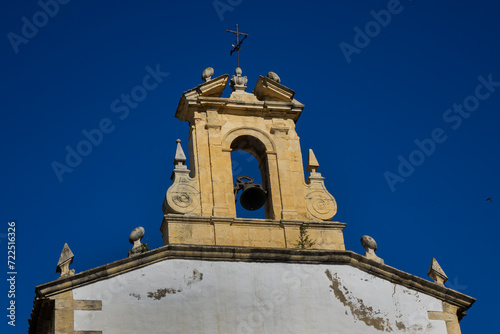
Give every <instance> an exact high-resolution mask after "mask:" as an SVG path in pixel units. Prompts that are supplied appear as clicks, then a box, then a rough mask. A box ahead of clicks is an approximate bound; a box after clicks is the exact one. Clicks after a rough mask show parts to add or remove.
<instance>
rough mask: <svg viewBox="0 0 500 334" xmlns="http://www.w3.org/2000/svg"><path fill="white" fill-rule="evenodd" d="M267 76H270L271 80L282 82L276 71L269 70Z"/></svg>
mask: <svg viewBox="0 0 500 334" xmlns="http://www.w3.org/2000/svg"><path fill="white" fill-rule="evenodd" d="M267 77H268V78H269V79H271V80H274V81H276V82H277V83H280V82H281V79H280V77H279V76H278V75H277V74H276V73H274V72H269V73H267Z"/></svg>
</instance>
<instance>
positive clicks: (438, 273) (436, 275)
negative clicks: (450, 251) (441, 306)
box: [427, 258, 448, 286]
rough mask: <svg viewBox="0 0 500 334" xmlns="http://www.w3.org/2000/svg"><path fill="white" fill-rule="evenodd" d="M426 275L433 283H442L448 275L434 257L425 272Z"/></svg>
mask: <svg viewBox="0 0 500 334" xmlns="http://www.w3.org/2000/svg"><path fill="white" fill-rule="evenodd" d="M427 276H429V277H430V278H431V279H432V280H433V281H434V283H436V284H439V285H443V286H444V283H446V281H447V280H448V276H446V274H445V273H444V271H443V268H441V266H440V265H439V263H438V262H437V260H436V259H435V258H432V261H431V265H430V267H429V271H428V272H427Z"/></svg>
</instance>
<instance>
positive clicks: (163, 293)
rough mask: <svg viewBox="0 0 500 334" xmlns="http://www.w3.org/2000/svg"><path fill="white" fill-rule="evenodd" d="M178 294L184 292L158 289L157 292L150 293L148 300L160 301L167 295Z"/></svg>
mask: <svg viewBox="0 0 500 334" xmlns="http://www.w3.org/2000/svg"><path fill="white" fill-rule="evenodd" d="M178 292H182V289H177V290H176V289H172V288H168V289H167V288H165V289H158V290H156V291H155V292H148V298H153V299H156V300H160V299H162V298H163V297H165V296H166V295H167V294H169V295H175V294H176V293H178Z"/></svg>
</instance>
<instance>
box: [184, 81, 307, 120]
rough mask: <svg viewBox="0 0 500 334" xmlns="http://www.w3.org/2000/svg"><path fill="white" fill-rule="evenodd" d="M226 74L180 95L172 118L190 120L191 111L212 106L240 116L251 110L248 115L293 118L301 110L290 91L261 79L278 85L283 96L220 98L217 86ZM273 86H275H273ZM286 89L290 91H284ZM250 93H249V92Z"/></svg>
mask: <svg viewBox="0 0 500 334" xmlns="http://www.w3.org/2000/svg"><path fill="white" fill-rule="evenodd" d="M227 78H228V76H227V74H226V75H223V76H220V77H218V78H216V79H213V80H211V81H209V82H206V83H204V84H201V85H199V86H197V87H195V88H193V89H191V90H188V91H187V92H184V94H183V95H182V97H181V99H180V101H179V105H178V107H177V111H176V113H175V117H177V118H178V119H179V120H181V121H187V122H192V118H193V115H194V112H195V111H206V110H207V109H215V110H217V111H218V112H219V113H222V114H235V115H244V114H245V113H248V112H251V113H252V114H251V115H252V116H262V117H275V118H281V119H292V120H293V121H295V122H296V121H297V120H298V119H299V117H300V114H301V113H302V110H303V109H304V105H303V104H302V103H300V102H299V101H297V100H295V99H294V98H293V94H291V93H290V92H293V91H292V90H289V89H288V88H286V87H285V86H282V85H279V84H278V83H275V82H273V81H272V80H271V81H269V80H267V78H264V79H262V80H264V81H265V82H268V81H269V83H268V84H269V85H271V86H273V87H274V86H276V87H278V86H279V88H281V90H282V91H283V92H285V91H286V93H287V94H285V95H286V96H287V97H286V98H283V99H281V100H276V99H271V98H270V99H267V95H265V96H264V95H263V96H260V95H259V97H260V98H261V99H260V100H258V99H257V98H256V97H254V98H255V100H238V99H232V98H222V97H220V95H221V94H222V90H221V87H222V88H223V85H225V84H226V82H227ZM276 87H275V88H276ZM287 90H289V91H290V92H288V91H287ZM249 95H250V94H249Z"/></svg>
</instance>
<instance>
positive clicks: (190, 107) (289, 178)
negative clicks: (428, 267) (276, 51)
mask: <svg viewBox="0 0 500 334" xmlns="http://www.w3.org/2000/svg"><path fill="white" fill-rule="evenodd" d="M204 73H205V75H204V76H203V78H204V79H205V83H203V84H201V85H198V86H197V87H195V88H193V89H191V90H189V91H187V92H185V93H184V94H183V95H182V97H181V100H180V102H179V106H178V108H177V111H176V114H175V116H176V117H177V118H178V119H180V120H181V121H185V122H188V123H189V157H190V159H189V160H190V169H191V170H188V169H187V166H186V157H185V154H184V151H183V149H182V147H181V144H180V143H179V141H178V143H177V152H176V155H175V159H174V165H175V167H174V170H173V174H172V180H173V184H172V186H171V187H170V188H169V189H168V191H167V194H166V197H165V201H164V205H163V212H164V220H163V224H162V227H161V231H162V233H163V242H164V244H165V245H166V244H198V245H224V246H256V247H279V248H294V247H295V246H294V245H295V244H296V240H297V239H298V236H299V228H300V226H302V225H303V224H308V232H309V234H310V235H311V237H312V238H314V239H316V240H317V242H316V244H315V245H314V248H317V249H335V250H343V249H345V247H344V241H343V236H342V230H343V228H344V227H345V224H343V223H339V222H332V221H331V219H332V218H333V216H334V215H335V213H336V211H337V204H336V202H335V199H334V197H333V196H332V195H331V194H330V193H329V192H328V190H327V189H326V187H325V185H324V178H323V177H322V176H321V174H320V173H319V172H317V169H318V167H319V164H318V161H317V160H316V157H315V156H314V153H313V151H312V150H309V157H308V164H307V170H308V171H309V175H308V178H307V180H305V177H304V174H305V173H304V170H303V162H302V154H301V149H300V140H299V136H298V135H297V133H296V132H295V123H296V122H297V120H298V119H299V117H300V114H301V112H302V110H303V108H304V105H303V104H302V103H300V102H298V101H297V100H295V99H294V94H295V92H294V91H293V90H291V89H289V88H287V87H285V86H283V85H282V84H281V83H280V79H279V77H278V76H277V75H276V74H275V73H273V72H270V73H269V74H268V76H267V77H263V76H260V77H259V78H258V80H257V83H256V85H255V88H254V90H253V93H247V92H246V91H245V90H246V88H247V87H246V84H247V78H246V77H243V76H242V71H241V69H240V68H237V69H236V71H235V74H234V75H233V76H232V78H231V79H230V87H231V89H232V93H231V95H230V96H229V97H228V98H223V97H221V95H222V92H223V90H224V88H225V87H226V85H227V82H228V80H229V75H227V74H226V75H222V76H220V77H217V78H214V79H211V78H210V77H208V76H207V75H206V73H213V69H211V68H208V69H206V70H205V72H204ZM235 150H244V151H246V152H248V153H250V154H252V155H253V156H254V157H255V158H256V159H257V161H258V163H259V169H260V173H261V178H262V183H263V189H264V191H265V192H266V194H267V198H266V200H265V204H264V208H265V219H244V218H237V217H236V209H235V197H234V186H235V185H234V183H233V175H232V166H231V152H232V151H235Z"/></svg>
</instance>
